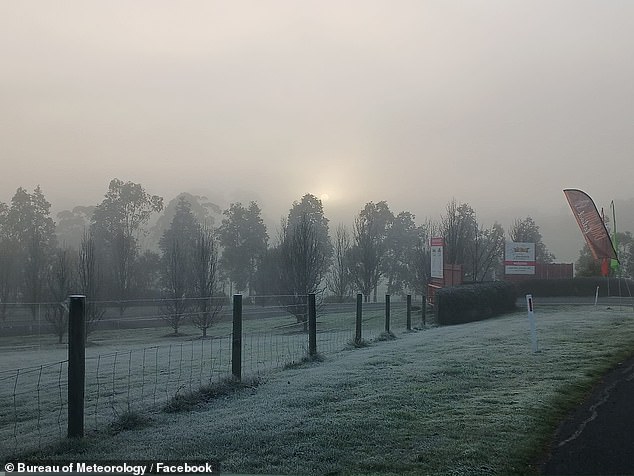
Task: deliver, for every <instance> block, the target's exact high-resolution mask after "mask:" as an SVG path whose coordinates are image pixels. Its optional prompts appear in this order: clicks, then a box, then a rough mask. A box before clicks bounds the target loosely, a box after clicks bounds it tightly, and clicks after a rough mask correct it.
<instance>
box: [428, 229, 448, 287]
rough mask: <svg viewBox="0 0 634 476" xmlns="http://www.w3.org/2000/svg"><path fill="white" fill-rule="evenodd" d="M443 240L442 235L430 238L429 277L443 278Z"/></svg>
mask: <svg viewBox="0 0 634 476" xmlns="http://www.w3.org/2000/svg"><path fill="white" fill-rule="evenodd" d="M444 247H445V242H444V240H443V239H442V237H434V238H432V239H431V277H432V278H440V279H443V250H444Z"/></svg>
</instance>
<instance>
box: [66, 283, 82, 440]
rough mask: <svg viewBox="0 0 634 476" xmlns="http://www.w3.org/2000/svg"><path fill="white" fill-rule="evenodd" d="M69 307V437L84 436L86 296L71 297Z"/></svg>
mask: <svg viewBox="0 0 634 476" xmlns="http://www.w3.org/2000/svg"><path fill="white" fill-rule="evenodd" d="M69 301H70V302H69V308H68V433H67V434H68V437H69V438H81V437H83V436H84V392H85V383H86V319H85V315H84V312H85V309H86V296H82V295H72V296H70V297H69Z"/></svg>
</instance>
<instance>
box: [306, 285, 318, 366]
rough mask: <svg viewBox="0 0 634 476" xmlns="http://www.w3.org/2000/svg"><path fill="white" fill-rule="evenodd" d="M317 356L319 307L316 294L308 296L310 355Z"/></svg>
mask: <svg viewBox="0 0 634 476" xmlns="http://www.w3.org/2000/svg"><path fill="white" fill-rule="evenodd" d="M316 354H317V306H316V304H315V294H309V295H308V355H310V356H311V357H312V356H314V355H316Z"/></svg>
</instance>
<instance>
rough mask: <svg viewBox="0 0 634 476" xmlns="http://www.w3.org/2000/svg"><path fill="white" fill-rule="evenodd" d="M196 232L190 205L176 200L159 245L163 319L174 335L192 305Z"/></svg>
mask: <svg viewBox="0 0 634 476" xmlns="http://www.w3.org/2000/svg"><path fill="white" fill-rule="evenodd" d="M199 232H200V224H199V223H198V221H197V220H196V218H195V217H194V215H193V214H192V211H191V205H190V204H189V202H187V201H186V200H184V199H181V200H179V203H178V205H177V207H176V213H175V215H174V218H173V219H172V223H171V224H170V227H169V228H168V229H167V230H165V232H164V233H163V236H162V237H161V240H160V242H159V246H160V248H161V251H162V252H163V256H162V263H163V284H164V288H163V295H164V297H165V300H164V306H163V307H164V311H165V312H164V318H165V320H166V321H167V322H168V324H169V325H170V326H171V327H172V329H173V330H174V334H178V330H179V327H180V325H181V323H182V321H183V320H184V319H185V317H186V316H187V313H188V311H189V310H190V308H191V306H192V303H191V301H190V299H191V298H192V297H193V296H194V291H193V287H192V277H191V267H192V250H193V249H194V243H195V240H196V237H197V236H198V233H199Z"/></svg>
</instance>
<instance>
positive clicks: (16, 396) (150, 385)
mask: <svg viewBox="0 0 634 476" xmlns="http://www.w3.org/2000/svg"><path fill="white" fill-rule="evenodd" d="M291 298H292V299H291ZM245 303H246V304H245V306H244V307H243V312H242V316H241V319H242V332H241V362H240V363H241V369H242V375H243V376H245V377H251V376H252V377H258V376H261V375H263V374H265V373H267V372H271V371H274V370H276V369H282V368H285V367H287V366H289V365H292V364H296V363H299V362H301V361H302V360H303V359H304V358H305V357H306V356H307V355H308V350H309V337H308V333H307V320H306V313H305V312H304V311H306V309H307V296H300V297H296V296H292V297H289V296H264V297H258V298H245ZM105 304H108V305H112V306H114V305H117V304H118V303H117V302H109V303H105ZM139 304H142V305H139ZM151 304H153V305H154V307H155V311H156V310H157V309H159V306H161V305H162V304H164V303H161V302H155V303H150V302H149V301H143V302H141V303H139V302H134V303H128V307H127V310H126V312H130V310H131V309H132V310H134V311H133V312H131V313H130V314H136V316H135V317H133V316H131V315H128V316H127V317H126V319H135V318H136V319H140V320H142V322H144V323H145V324H146V325H150V329H151V328H152V326H154V325H156V323H155V322H154V321H153V320H151V319H150V318H152V319H154V318H156V317H158V319H160V322H161V324H162V326H163V327H161V328H159V329H161V330H164V328H165V326H166V321H165V316H164V315H161V314H160V312H148V311H150V309H149V306H150V305H151ZM190 304H191V303H190ZM419 306H420V303H419ZM227 307H230V306H227ZM227 307H225V308H224V309H223V310H222V313H220V314H219V315H218V316H216V318H217V319H216V321H215V322H214V323H213V324H212V325H211V327H210V328H209V329H208V335H207V336H206V337H202V336H192V335H191V334H188V335H187V336H184V337H180V339H181V340H180V341H179V340H178V339H179V338H178V337H174V338H173V339H172V341H171V342H170V343H167V344H163V343H162V342H161V339H162V338H164V335H163V334H158V333H157V332H154V333H153V334H148V332H147V331H148V328H147V327H146V328H145V329H134V330H130V331H113V330H110V331H105V330H104V329H101V330H102V331H104V332H103V334H108V335H107V336H104V338H103V339H104V340H102V341H100V346H98V347H97V348H96V349H95V348H94V347H90V348H89V350H90V352H89V353H88V354H87V355H86V358H85V387H84V390H85V397H84V401H85V407H84V424H85V429H86V431H87V432H91V431H93V432H94V431H100V430H103V429H104V428H108V426H110V425H113V424H116V422H117V421H119V419H120V418H121V417H123V416H125V415H128V414H130V413H135V412H152V411H160V410H161V409H162V408H165V407H166V405H167V404H169V402H170V401H172V399H174V397H176V396H178V395H184V394H188V393H193V392H196V391H197V390H199V389H201V388H204V387H205V386H208V385H213V384H214V383H217V382H221V381H223V379H227V378H231V375H232V339H233V335H232V327H231V324H232V322H231V318H230V317H229V316H230V315H231V312H232V310H231V309H230V308H227ZM141 309H142V310H143V312H139V311H140V310H141ZM415 309H416V308H415ZM418 309H420V307H419V308H418ZM306 312H307V311H306ZM407 313H408V311H407V305H406V302H405V301H396V302H395V301H391V302H390V305H389V307H386V305H385V302H382V303H381V302H379V303H365V304H364V305H363V315H362V319H361V321H362V329H363V336H362V337H363V339H364V340H366V341H371V340H375V339H379V338H380V337H381V335H382V334H383V333H384V332H385V331H386V314H387V315H389V317H390V327H391V329H390V330H391V331H392V332H399V331H400V332H404V331H405V330H406V324H407ZM410 313H411V309H410ZM168 317H169V316H168ZM187 319H190V320H191V313H190V314H189V315H188V317H187ZM356 319H357V317H356V303H354V302H346V303H329V304H326V303H321V304H320V305H319V306H318V307H317V318H316V324H317V325H316V329H317V331H316V344H317V352H318V353H319V354H321V355H329V354H335V353H337V352H341V351H342V350H344V349H349V348H352V347H353V345H352V344H353V343H354V340H355V326H356ZM414 322H418V323H420V316H419V317H418V319H414ZM183 325H188V326H189V328H188V330H189V331H191V330H192V329H194V328H193V327H192V325H191V323H189V324H183ZM198 331H199V332H200V329H198ZM96 333H97V334H98V333H99V332H96ZM157 336H159V337H157ZM5 340H6V339H5ZM148 340H149V341H151V342H147V341H148ZM51 342H52V341H51ZM104 342H107V343H108V346H107V347H109V348H110V347H113V348H114V350H112V351H108V352H98V350H100V349H99V347H106V345H105V344H104ZM5 344H6V345H3V343H2V339H0V351H1V352H2V354H3V355H6V356H7V357H9V356H13V358H14V360H11V359H10V358H9V359H7V361H15V360H16V359H20V361H22V362H28V361H29V360H34V359H37V358H38V357H37V356H38V353H37V352H30V351H29V350H28V349H27V350H25V349H24V347H23V345H22V344H21V343H20V342H19V339H18V341H16V338H15V337H13V338H10V341H9V342H8V343H5ZM148 344H151V345H148ZM51 352H53V353H52V354H46V355H60V356H61V355H63V352H65V346H63V347H62V348H57V349H56V350H54V351H51ZM55 352H56V353H55ZM30 354H34V355H30ZM3 360H4V359H3ZM68 364H69V362H68V359H59V360H57V361H54V362H52V363H46V364H39V365H32V366H28V367H21V368H13V369H3V368H2V367H3V366H2V364H0V459H2V458H6V457H8V456H10V455H16V454H19V453H23V452H25V451H29V450H33V449H38V448H39V449H41V448H43V447H44V446H47V445H49V444H51V443H54V442H56V441H59V440H62V439H64V438H65V437H66V435H67V427H68V412H69V409H68V378H69V376H68Z"/></svg>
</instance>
